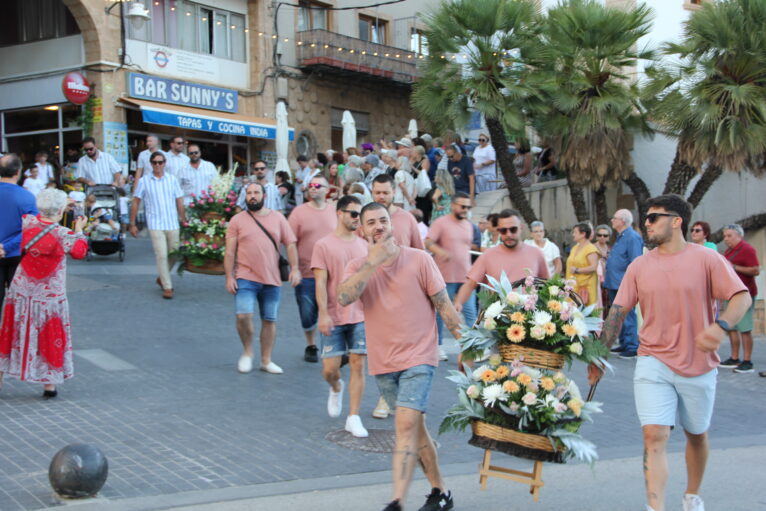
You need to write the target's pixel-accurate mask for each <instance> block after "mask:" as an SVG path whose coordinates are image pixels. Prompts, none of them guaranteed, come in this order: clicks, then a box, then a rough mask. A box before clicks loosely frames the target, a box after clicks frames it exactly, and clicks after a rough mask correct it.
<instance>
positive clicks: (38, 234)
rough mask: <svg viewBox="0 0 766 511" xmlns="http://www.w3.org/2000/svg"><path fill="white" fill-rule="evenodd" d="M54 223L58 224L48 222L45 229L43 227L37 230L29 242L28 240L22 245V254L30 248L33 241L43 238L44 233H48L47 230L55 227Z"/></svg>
mask: <svg viewBox="0 0 766 511" xmlns="http://www.w3.org/2000/svg"><path fill="white" fill-rule="evenodd" d="M56 225H58V224H50V225H49V226H48V227H46V228H45V229H43V230H42V231H40V232H38V233H37V235H35V237H34V238H32V239H31V240H29V242H28V243H27V244H26V245H24V248H23V249H22V253H24V254H25V253H27V252H29V249H30V248H32V247H33V246H34V245H35V243H37V242H38V241H40V240H41V239H43V237H44V236H45V235H46V234H48V233H49V232H51V231H52V230H53V229H55V228H56Z"/></svg>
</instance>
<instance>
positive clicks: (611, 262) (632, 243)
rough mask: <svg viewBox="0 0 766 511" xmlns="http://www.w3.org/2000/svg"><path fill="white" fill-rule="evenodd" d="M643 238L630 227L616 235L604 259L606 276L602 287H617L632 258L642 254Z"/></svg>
mask: <svg viewBox="0 0 766 511" xmlns="http://www.w3.org/2000/svg"><path fill="white" fill-rule="evenodd" d="M643 252H644V240H643V238H641V235H640V234H638V233H637V232H636V231H635V230H634V229H633V228H632V227H628V228H627V229H625V230H624V231H622V232H621V233H620V234H618V235H617V240H616V241H615V242H614V246H613V247H612V250H611V251H610V252H609V257H608V258H607V260H606V276H605V277H604V287H605V288H607V289H619V288H620V282H622V277H624V276H625V270H627V269H628V265H630V263H632V262H633V260H634V259H635V258H636V257H638V256H640V255H641V254H643Z"/></svg>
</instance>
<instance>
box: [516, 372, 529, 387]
mask: <svg viewBox="0 0 766 511" xmlns="http://www.w3.org/2000/svg"><path fill="white" fill-rule="evenodd" d="M516 379H517V380H518V381H519V383H521V384H522V385H524V386H525V387H526V386H528V385H529V384H530V383H532V377H531V376H529V375H528V374H527V373H521V374H520V375H519V376H518V378H516Z"/></svg>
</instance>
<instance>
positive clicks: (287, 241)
mask: <svg viewBox="0 0 766 511" xmlns="http://www.w3.org/2000/svg"><path fill="white" fill-rule="evenodd" d="M277 214H278V215H279V216H280V217H281V218H280V219H279V224H280V233H279V239H280V242H281V243H282V244H283V245H284V246H286V247H287V246H289V245H292V244H293V243H295V242H296V241H297V238H296V237H295V233H294V232H293V230H292V229H291V228H290V224H288V223H287V219H286V218H285V217H284V216H283V215H282V214H281V213H277Z"/></svg>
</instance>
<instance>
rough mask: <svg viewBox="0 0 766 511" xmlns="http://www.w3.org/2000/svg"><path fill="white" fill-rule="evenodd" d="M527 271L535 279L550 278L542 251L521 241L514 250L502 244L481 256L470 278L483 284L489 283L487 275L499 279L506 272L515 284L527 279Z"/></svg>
mask: <svg viewBox="0 0 766 511" xmlns="http://www.w3.org/2000/svg"><path fill="white" fill-rule="evenodd" d="M527 269H529V271H531V272H532V276H534V277H540V278H541V279H547V278H549V277H550V273H549V272H548V264H547V263H546V262H545V256H544V255H543V251H542V250H540V249H539V248H537V247H533V246H531V245H527V244H526V243H523V242H521V241H519V243H518V245H516V248H515V249H513V250H511V249H510V248H507V247H506V246H505V245H503V244H502V243H501V244H500V245H497V246H496V247H492V248H490V249H489V250H487V251H486V252H484V253H483V254H482V255H481V256H479V258H478V259H477V260H476V262H475V263H473V266H471V269H470V270H468V278H469V279H471V280H473V281H474V282H477V283H479V284H481V283H482V282H484V283H486V282H487V280H486V277H485V275H489V276H491V277H493V278H495V279H499V278H500V274H501V273H502V272H503V271H505V274H506V275H507V276H508V280H510V281H511V282H514V281H516V280H521V279H523V278H525V277H526V276H527V272H526V270H527Z"/></svg>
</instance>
